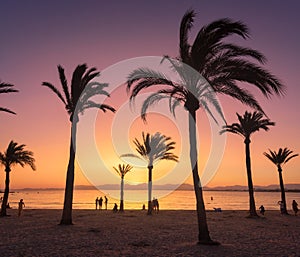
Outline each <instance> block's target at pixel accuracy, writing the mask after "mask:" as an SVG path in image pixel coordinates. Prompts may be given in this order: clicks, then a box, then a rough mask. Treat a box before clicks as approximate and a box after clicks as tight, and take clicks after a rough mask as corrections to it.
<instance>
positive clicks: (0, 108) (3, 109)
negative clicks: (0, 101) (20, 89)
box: [0, 107, 16, 114]
mask: <svg viewBox="0 0 300 257" xmlns="http://www.w3.org/2000/svg"><path fill="white" fill-rule="evenodd" d="M0 111H1V112H8V113H11V114H16V113H15V112H14V111H12V110H10V109H8V108H4V107H0Z"/></svg>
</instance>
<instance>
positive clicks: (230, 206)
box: [9, 190, 300, 210]
mask: <svg viewBox="0 0 300 257" xmlns="http://www.w3.org/2000/svg"><path fill="white" fill-rule="evenodd" d="M106 193H107V194H106V195H107V196H108V199H109V202H108V208H109V209H112V207H113V204H114V203H115V202H116V203H117V204H118V205H119V200H117V199H114V198H112V197H110V196H111V195H117V194H118V192H116V191H113V190H112V191H110V192H106ZM126 194H138V195H139V198H143V197H144V199H145V201H144V202H126V201H125V208H127V209H141V207H142V204H143V203H145V204H146V206H147V200H146V199H147V192H146V191H143V190H140V191H133V190H131V191H130V190H128V191H125V199H126ZM155 194H158V195H160V194H162V192H157V191H153V196H155ZM97 196H98V197H100V196H102V197H103V196H104V194H103V193H101V192H99V191H97V190H75V191H74V204H73V208H74V209H94V208H95V199H96V197H97ZM63 197H64V191H63V190H44V191H31V190H30V191H25V190H24V191H18V192H15V193H11V194H10V196H9V202H10V205H11V207H12V208H17V203H18V201H19V200H20V198H23V199H24V202H25V204H26V208H28V209H61V208H62V206H63ZM211 197H213V200H211ZM286 198H287V205H288V209H291V203H292V200H293V199H295V200H296V201H297V202H298V203H300V193H290V192H288V193H286ZM255 200H256V206H257V208H258V207H259V206H260V205H261V204H263V205H264V206H265V208H266V209H267V210H278V209H279V206H278V205H277V202H278V201H279V200H280V192H256V193H255ZM204 201H205V205H206V209H207V210H213V208H214V207H216V208H217V207H218V208H222V210H247V209H248V192H228V191H223V192H220V191H219V192H216V191H204ZM159 203H160V209H169V210H179V209H181V210H194V209H195V195H194V192H193V191H174V192H173V193H171V194H169V195H167V196H165V197H162V198H160V199H159Z"/></svg>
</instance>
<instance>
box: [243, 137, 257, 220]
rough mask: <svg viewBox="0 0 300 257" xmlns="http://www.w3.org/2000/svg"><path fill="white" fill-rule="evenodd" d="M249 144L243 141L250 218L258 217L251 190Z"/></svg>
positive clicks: (252, 190)
mask: <svg viewBox="0 0 300 257" xmlns="http://www.w3.org/2000/svg"><path fill="white" fill-rule="evenodd" d="M250 142H251V141H250V139H249V138H246V139H245V141H244V143H245V150H246V169H247V179H248V191H249V205H250V206H249V208H250V209H249V212H250V217H258V215H257V213H256V208H255V200H254V189H253V182H252V173H251V158H250Z"/></svg>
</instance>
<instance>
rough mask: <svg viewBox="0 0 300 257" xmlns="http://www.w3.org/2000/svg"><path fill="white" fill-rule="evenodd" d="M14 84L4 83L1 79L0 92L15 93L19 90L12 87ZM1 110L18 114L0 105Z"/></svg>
mask: <svg viewBox="0 0 300 257" xmlns="http://www.w3.org/2000/svg"><path fill="white" fill-rule="evenodd" d="M13 86H14V85H12V84H8V83H4V82H1V81H0V94H6V93H13V92H19V91H18V90H17V89H14V88H12V87H13ZM0 111H2V112H8V113H12V114H16V113H15V112H13V111H11V110H10V109H7V108H3V107H0Z"/></svg>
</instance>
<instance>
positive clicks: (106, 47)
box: [0, 0, 300, 184]
mask: <svg viewBox="0 0 300 257" xmlns="http://www.w3.org/2000/svg"><path fill="white" fill-rule="evenodd" d="M104 2H106V1H53V0H52V1H48V0H43V1H37V0H36V1H33V0H29V1H2V2H1V4H0V10H1V15H0V32H1V34H0V35H1V44H0V79H1V80H2V81H5V82H10V83H13V84H15V86H16V88H17V89H19V90H20V93H18V94H10V95H7V96H4V95H1V96H0V106H3V107H7V108H10V109H12V110H14V111H16V112H17V116H12V115H9V114H5V113H0V121H1V131H0V149H1V151H3V149H4V148H5V147H6V146H7V144H8V142H9V140H11V139H12V138H14V139H15V140H16V141H17V142H20V143H25V144H26V145H28V146H29V147H30V148H31V149H32V150H34V151H35V152H38V151H42V152H43V154H41V155H43V156H45V155H48V158H51V159H53V161H55V160H56V158H58V159H59V158H60V157H58V156H57V155H56V153H53V152H51V151H50V149H53V148H57V147H63V151H62V152H61V153H63V152H66V153H67V149H68V142H69V136H68V135H69V134H68V133H69V124H68V120H67V116H66V113H65V111H64V109H63V106H62V105H61V103H60V102H58V100H57V99H56V98H55V96H54V95H52V93H51V92H49V90H48V89H46V88H42V87H41V82H42V81H49V82H52V83H54V84H56V85H59V84H58V75H57V69H56V66H57V65H58V64H61V65H62V66H63V67H65V69H66V73H67V77H69V76H70V74H71V73H72V71H73V70H74V68H75V67H76V65H78V64H80V63H87V64H88V65H89V67H91V66H95V67H97V68H98V69H99V70H102V69H105V68H106V67H108V66H110V65H112V64H114V63H117V62H119V61H121V60H125V59H128V58H132V57H138V56H149V55H156V56H160V55H164V54H168V55H170V56H172V57H176V56H177V54H178V32H179V24H180V20H181V18H182V16H183V14H184V13H185V12H186V10H187V9H189V8H193V9H195V11H196V12H197V16H196V19H195V23H194V29H193V30H192V33H191V39H193V38H194V36H195V33H196V32H197V31H198V29H199V28H200V27H201V26H202V25H204V24H207V23H208V22H211V21H213V20H215V19H218V18H223V17H229V18H232V19H236V20H242V21H244V22H245V23H246V24H247V25H248V26H249V28H250V31H251V39H249V40H247V41H239V42H241V43H242V45H244V46H250V47H252V48H255V49H258V50H260V51H261V52H263V53H264V54H265V55H266V57H267V59H268V63H267V64H266V67H267V68H268V69H269V70H270V71H271V72H272V73H274V74H275V75H276V76H278V77H279V78H280V79H281V80H282V81H283V83H284V84H285V85H286V86H287V95H286V96H285V98H283V99H278V98H274V99H272V100H270V101H266V100H265V99H264V98H262V97H260V96H259V95H258V99H259V100H260V102H261V104H262V106H263V108H265V111H266V113H267V114H268V115H269V117H270V118H271V119H272V120H273V121H275V122H276V123H277V127H276V128H274V129H272V130H273V134H272V135H270V137H266V140H267V139H269V138H272V139H273V141H271V142H270V143H269V144H265V145H264V146H261V148H259V149H257V151H259V154H260V155H261V153H262V152H263V151H265V150H266V145H267V146H268V147H270V148H274V149H277V148H278V147H285V146H287V147H289V148H291V149H292V150H295V151H296V152H300V140H299V136H298V133H299V131H300V121H299V107H300V103H299V102H300V101H299V99H300V85H299V67H300V34H299V25H300V18H299V10H300V2H299V1H296V0H295V1H292V0H288V1H279V0H278V1H275V0H274V1H259V0H254V1H238V0H236V1H233V0H231V1H228V0H218V1H109V2H106V3H104ZM252 92H254V93H255V92H256V91H255V90H253V91H252ZM226 101H227V102H228V106H227V110H228V111H230V113H225V115H226V116H227V117H228V122H229V123H231V122H234V121H235V120H234V119H235V112H236V111H237V110H240V109H239V108H240V105H237V106H238V107H235V104H236V102H233V101H231V100H230V99H227V100H226ZM225 105H226V103H225ZM236 108H237V109H236ZM243 110H245V108H244V109H243ZM242 112H243V111H242ZM58 134H60V135H62V136H64V137H65V138H66V139H65V141H61V138H60V136H58ZM264 139H265V137H262V140H264ZM230 140H231V138H230ZM233 140H235V139H233ZM237 140H239V139H237ZM239 142H240V141H239ZM240 143H241V142H240ZM241 145H242V143H241ZM45 149H49V151H46V150H45ZM61 153H60V154H61ZM66 156H67V154H66ZM66 156H65V157H66ZM65 157H64V159H66V158H65ZM298 159H300V158H298ZM37 161H38V164H39V166H38V167H40V169H41V170H42V169H44V168H45V167H47V166H48V165H49V164H47V158H42V157H41V159H39V156H38V153H37ZM58 162H59V161H58ZM265 162H267V161H265ZM292 162H294V165H293V164H292ZM292 162H291V164H289V165H290V167H291V169H292V170H293V171H292V172H290V174H291V175H288V174H286V176H287V182H290V183H293V182H295V183H300V173H299V163H300V162H299V160H294V161H292ZM267 165H269V164H267ZM268 167H269V168H270V169H271V168H273V167H271V165H269V166H268ZM243 168H244V167H243ZM64 169H65V164H64V163H63V164H62V165H61V167H58V170H60V171H61V170H62V171H64ZM32 179H33V180H34V179H35V178H32ZM243 179H244V178H243V177H241V178H240V180H238V181H241V182H240V184H243ZM36 181H37V182H36V183H38V177H37V178H36ZM261 181H262V182H261V183H263V180H261ZM271 182H274V183H277V177H276V176H275V178H274V179H273V178H272V180H271ZM33 184H34V183H33ZM42 184H43V182H42ZM62 184H63V181H62Z"/></svg>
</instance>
